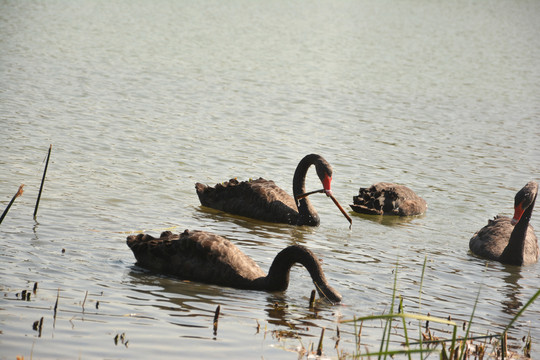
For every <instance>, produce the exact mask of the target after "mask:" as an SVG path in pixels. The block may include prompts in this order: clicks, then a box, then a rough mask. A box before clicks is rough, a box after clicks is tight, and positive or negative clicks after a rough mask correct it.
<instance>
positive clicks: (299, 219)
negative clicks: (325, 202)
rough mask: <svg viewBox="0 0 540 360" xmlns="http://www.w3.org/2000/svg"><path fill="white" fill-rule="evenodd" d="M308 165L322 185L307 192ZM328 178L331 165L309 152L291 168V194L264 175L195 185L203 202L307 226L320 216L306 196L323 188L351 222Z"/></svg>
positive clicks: (252, 216)
mask: <svg viewBox="0 0 540 360" xmlns="http://www.w3.org/2000/svg"><path fill="white" fill-rule="evenodd" d="M311 165H315V169H316V170H317V175H318V176H319V179H320V180H321V182H322V184H323V187H324V188H323V189H321V190H316V191H312V192H309V193H306V186H305V179H306V174H307V171H308V169H309V167H310V166H311ZM331 182H332V167H331V166H330V164H329V163H328V162H327V161H326V160H325V159H324V158H323V157H322V156H320V155H316V154H310V155H307V156H305V157H304V158H303V159H302V160H300V163H298V166H297V167H296V171H295V172H294V177H293V194H294V198H293V197H291V196H290V195H289V194H287V192H285V191H284V190H283V189H281V188H280V187H278V186H277V185H276V184H275V183H274V182H273V181H272V180H265V179H263V178H259V179H257V180H250V181H242V182H238V181H237V180H236V179H231V180H229V181H227V182H224V183H222V184H217V185H216V186H215V187H210V186H207V185H204V184H201V183H196V184H195V189H196V191H197V195H198V196H199V200H200V202H201V205H203V206H207V207H211V208H214V209H217V210H221V211H225V212H227V213H231V214H236V215H242V216H246V217H249V218H253V219H259V220H264V221H269V222H275V223H286V224H291V225H310V226H318V225H319V223H320V219H319V215H318V214H317V211H316V210H315V208H314V207H313V206H312V205H311V202H310V201H309V199H308V197H307V196H308V195H310V194H313V193H316V192H324V193H325V194H326V195H327V196H328V197H330V198H331V199H332V200H333V201H334V203H335V204H336V206H337V207H338V208H339V209H340V210H341V212H342V213H343V215H344V216H345V217H346V218H347V220H348V221H349V223H351V224H352V220H351V218H350V217H349V215H347V213H346V212H345V210H343V208H342V207H341V206H340V205H339V203H338V202H337V200H336V198H335V197H334V196H333V195H332V190H331V189H330V183H331Z"/></svg>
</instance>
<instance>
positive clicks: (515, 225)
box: [469, 181, 539, 266]
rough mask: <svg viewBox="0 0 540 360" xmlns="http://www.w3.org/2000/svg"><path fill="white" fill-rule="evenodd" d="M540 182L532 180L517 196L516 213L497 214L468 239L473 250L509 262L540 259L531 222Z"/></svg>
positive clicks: (527, 262)
mask: <svg viewBox="0 0 540 360" xmlns="http://www.w3.org/2000/svg"><path fill="white" fill-rule="evenodd" d="M537 193H538V184H537V183H536V182H535V181H530V182H528V183H527V185H525V186H524V187H523V188H522V189H521V190H519V191H518V192H517V194H516V196H515V198H514V217H513V218H512V219H510V218H508V217H504V216H496V217H495V218H494V219H493V220H489V221H488V224H487V225H486V226H484V227H483V228H482V229H480V230H479V231H478V232H477V233H476V234H474V236H473V237H472V238H471V240H470V241H469V248H470V249H471V251H472V252H473V253H474V254H476V255H479V256H481V257H485V258H487V259H490V260H497V261H499V262H501V263H503V264H509V265H518V266H521V265H527V264H533V263H535V262H537V261H538V253H539V249H538V239H537V237H536V235H535V234H534V229H533V227H532V226H531V225H530V224H529V221H530V219H531V214H532V211H533V209H534V203H535V202H536V195H537Z"/></svg>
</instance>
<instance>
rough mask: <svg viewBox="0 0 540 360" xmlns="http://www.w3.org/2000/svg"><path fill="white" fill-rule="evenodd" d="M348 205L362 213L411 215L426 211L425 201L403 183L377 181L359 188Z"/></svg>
mask: <svg viewBox="0 0 540 360" xmlns="http://www.w3.org/2000/svg"><path fill="white" fill-rule="evenodd" d="M353 203H354V204H352V205H350V207H351V208H352V209H353V210H354V211H356V212H358V213H362V214H371V215H398V216H412V215H420V214H423V213H424V212H426V209H427V203H426V201H425V200H424V199H422V198H421V197H420V196H418V195H416V194H415V192H414V191H412V190H411V189H409V188H408V187H406V186H404V185H398V184H393V183H387V182H379V183H376V184H374V185H371V187H369V188H360V190H359V191H358V195H357V196H354V197H353Z"/></svg>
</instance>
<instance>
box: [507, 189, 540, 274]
mask: <svg viewBox="0 0 540 360" xmlns="http://www.w3.org/2000/svg"><path fill="white" fill-rule="evenodd" d="M535 202H536V195H535V196H534V199H533V201H532V203H531V205H529V207H527V209H525V211H524V212H523V215H522V216H521V218H520V219H519V221H518V223H517V224H516V225H515V226H514V230H512V234H511V235H510V240H509V241H508V245H507V246H506V248H505V249H504V251H503V253H502V254H501V257H500V261H501V262H504V263H506V264H511V265H520V266H521V265H523V258H524V255H525V254H524V251H525V239H526V238H527V230H528V229H529V221H530V220H531V215H532V211H533V209H534V203H535Z"/></svg>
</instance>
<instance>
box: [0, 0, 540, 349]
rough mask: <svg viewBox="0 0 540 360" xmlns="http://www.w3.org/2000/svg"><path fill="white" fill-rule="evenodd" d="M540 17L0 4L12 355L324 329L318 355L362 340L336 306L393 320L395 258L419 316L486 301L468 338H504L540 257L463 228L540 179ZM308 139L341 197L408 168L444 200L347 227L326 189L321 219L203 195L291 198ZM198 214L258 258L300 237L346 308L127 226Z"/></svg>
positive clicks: (311, 183) (537, 340)
mask: <svg viewBox="0 0 540 360" xmlns="http://www.w3.org/2000/svg"><path fill="white" fill-rule="evenodd" d="M539 15H540V3H538V2H536V1H520V2H513V1H492V2H487V3H485V2H480V3H478V2H468V1H452V2H447V1H431V2H417V1H400V2H391V1H354V2H348V1H347V2H345V1H344V2H330V1H328V2H327V1H319V2H309V1H295V2H289V1H271V2H262V1H236V0H234V1H226V2H221V1H199V2H187V1H161V2H149V1H116V2H106V1H79V2H65V1H46V2H27V1H1V2H0V35H1V36H0V81H1V84H2V86H1V89H0V124H1V129H2V130H1V131H0V151H1V154H2V156H1V157H0V169H1V171H0V205H1V209H2V210H3V209H4V208H5V207H6V206H7V204H8V203H9V200H10V199H11V197H12V196H13V194H15V192H16V191H17V188H18V186H19V185H20V184H22V183H24V184H25V185H26V186H25V192H24V195H23V196H22V197H20V198H18V199H17V200H16V201H15V203H14V205H13V206H12V208H11V210H10V212H9V214H8V216H7V217H6V218H5V219H4V221H3V223H2V224H1V225H0V235H1V238H2V240H1V241H0V258H1V261H0V274H1V275H0V289H1V292H2V294H1V298H0V348H1V349H2V351H1V355H0V358H2V359H14V358H15V357H16V356H17V355H20V356H25V358H39V359H44V358H66V359H68V358H69V359H72V358H81V359H89V358H141V359H145V358H151V357H155V356H156V354H157V355H158V356H159V357H161V358H195V357H196V358H202V359H215V358H265V359H296V358H298V356H299V355H298V351H300V349H301V348H302V347H304V348H306V349H307V350H310V349H311V347H312V346H314V347H316V346H317V344H318V341H319V337H320V334H321V329H322V328H325V329H326V330H325V335H324V341H323V350H324V354H325V356H327V357H330V358H336V357H337V356H338V352H339V353H341V352H343V353H345V354H353V353H355V351H356V343H355V337H354V333H355V331H357V329H355V328H354V326H353V325H352V324H340V323H339V320H341V319H352V318H353V317H354V316H367V315H371V314H380V313H383V312H388V311H389V309H390V305H391V299H392V288H393V284H394V277H395V270H396V262H398V263H399V265H398V267H397V269H398V273H397V293H398V294H399V295H401V296H402V297H403V305H404V307H405V309H406V310H407V311H411V312H419V313H421V314H427V313H430V314H431V315H434V316H439V317H443V318H446V317H448V316H451V317H452V319H455V320H456V321H457V322H458V323H459V324H460V333H461V323H462V322H463V321H466V320H468V319H469V318H470V315H471V312H472V310H473V306H474V304H475V300H476V297H477V296H478V304H477V307H476V312H475V316H474V322H473V324H472V326H471V331H472V332H473V333H474V334H475V335H481V334H485V333H486V332H490V333H494V332H498V331H501V330H502V329H503V328H504V326H506V324H508V322H509V321H510V320H511V319H512V318H513V317H514V315H515V314H516V313H517V311H519V309H520V308H521V307H522V306H523V305H524V304H525V303H526V302H527V301H528V300H529V299H530V298H531V297H532V295H533V294H534V293H535V292H536V291H537V290H538V288H539V285H538V284H539V283H540V282H539V279H540V267H539V266H540V265H538V264H535V265H531V266H526V267H522V268H516V267H511V266H504V265H501V264H498V263H494V262H486V261H485V260H482V259H478V258H476V257H474V256H472V255H471V254H470V253H469V252H468V241H469V238H470V237H471V235H472V234H473V233H474V232H475V231H477V230H478V229H480V228H481V227H482V226H484V225H485V224H486V223H487V219H488V218H491V217H493V216H495V215H496V214H499V213H500V214H504V215H511V213H512V210H513V209H512V205H513V197H514V194H515V193H516V192H517V190H519V189H520V188H521V187H522V186H523V185H524V184H525V183H526V182H527V181H529V180H533V179H534V180H537V181H538V180H539V179H538V177H537V176H538V173H539V170H540V151H539V150H538V144H539V143H540V126H539V125H540V121H539V119H540V95H539V94H540V85H539V84H540V67H539V66H538V64H539V63H540V37H538V34H539V33H540V22H538V21H537V20H538V17H539ZM50 144H52V145H53V150H52V155H51V162H50V164H49V169H48V173H47V179H46V182H45V187H44V192H43V195H42V198H41V203H40V207H39V212H38V216H37V220H36V221H34V220H33V219H32V214H33V210H34V204H35V201H36V197H37V193H38V190H39V184H40V180H41V175H42V171H43V168H44V163H43V160H44V158H45V156H46V153H47V149H48V147H49V145H50ZM312 152H314V153H319V154H321V155H323V156H324V157H325V158H326V159H327V160H328V161H329V162H330V163H331V164H332V166H333V168H334V181H333V190H334V194H335V195H336V197H337V198H338V199H339V200H340V202H341V203H342V204H343V205H344V206H346V207H347V204H348V203H350V202H351V201H352V196H353V195H355V194H357V192H358V188H359V187H360V186H369V185H371V184H372V183H375V182H378V181H393V182H399V183H402V184H406V185H407V186H409V187H411V188H412V189H413V190H415V191H416V192H417V193H418V194H419V195H421V196H422V197H424V198H425V199H426V200H427V202H428V204H429V209H428V212H427V213H426V215H424V216H422V217H416V218H410V219H384V220H383V219H381V218H380V217H374V216H358V215H356V214H353V213H352V211H351V216H352V217H353V226H352V229H351V230H349V228H348V224H347V222H346V220H345V219H344V218H343V217H342V216H341V214H340V213H339V212H338V211H337V209H335V207H334V205H333V204H332V203H331V202H330V201H329V200H328V199H327V198H326V197H324V196H322V195H320V196H312V198H313V202H314V204H315V206H316V207H317V209H318V211H319V214H320V217H321V225H320V226H319V227H318V228H307V227H293V226H287V225H276V224H268V223H262V222H257V221H251V220H246V219H243V218H238V217H232V216H228V215H225V214H222V213H219V212H215V211H209V210H208V209H205V208H202V207H200V205H199V201H198V199H197V196H196V194H195V191H194V183H195V182H196V181H200V182H204V183H208V184H215V183H217V182H221V181H224V180H227V179H229V178H231V177H238V178H239V179H241V180H242V179H248V178H255V177H259V176H262V177H265V178H267V179H273V180H274V181H275V182H276V183H277V184H278V185H280V186H282V187H283V188H284V189H286V190H287V191H290V189H291V181H292V175H293V172H294V169H295V167H296V164H297V163H298V161H299V160H300V159H301V158H302V157H303V156H304V155H306V154H308V153H312ZM317 182H318V180H317V179H316V176H315V172H314V171H311V172H309V173H308V187H309V188H310V189H315V188H318V187H319V185H318V184H317ZM531 223H532V225H533V226H535V227H536V228H538V227H539V226H538V225H540V222H539V216H538V211H537V212H536V213H533V216H532V220H531ZM186 228H189V229H202V230H207V231H211V232H214V233H218V234H221V235H223V236H225V237H227V238H228V239H230V240H231V241H233V242H234V243H235V244H236V245H238V247H240V248H241V249H242V250H243V251H245V252H246V253H247V254H248V255H249V256H251V257H252V258H254V259H255V261H256V262H257V263H259V264H260V265H261V267H262V268H263V269H265V270H267V269H268V267H269V265H270V263H271V261H272V259H273V258H274V256H275V254H277V252H278V251H279V250H281V249H282V248H284V247H285V246H287V245H290V244H304V245H306V246H308V247H309V248H311V249H312V250H313V251H314V252H315V253H316V254H317V255H318V256H319V257H320V258H321V259H322V261H323V267H324V270H325V272H326V276H327V278H328V280H329V281H330V282H331V284H332V285H333V286H334V287H335V288H336V289H338V290H339V291H340V292H341V293H342V295H343V299H344V301H343V304H342V305H330V304H326V303H323V302H321V303H318V304H317V306H316V308H317V311H313V310H310V309H309V308H308V306H307V305H308V300H309V295H310V292H311V289H312V287H313V285H312V283H311V280H310V278H309V275H308V273H307V271H305V270H303V268H301V267H294V268H293V271H292V274H291V284H290V286H289V289H288V290H287V291H285V292H283V293H266V292H259V291H239V290H235V289H231V288H224V287H217V286H212V285H204V284H200V283H193V282H183V281H179V280H177V279H174V278H170V277H165V276H157V275H156V274H149V273H147V272H144V271H142V270H141V269H140V268H138V267H137V266H135V260H134V257H133V255H132V253H131V251H130V250H129V249H128V248H127V246H126V244H125V238H126V235H127V234H129V233H130V232H135V231H147V232H149V233H151V234H154V235H157V234H159V232H160V231H162V230H164V229H171V230H172V231H183V230H184V229H186ZM537 233H538V231H537ZM424 260H426V269H425V278H424V280H423V283H421V276H422V267H423V264H424ZM35 282H37V283H38V288H37V291H36V293H35V294H34V293H32V294H31V297H30V299H29V301H22V300H20V294H21V292H22V290H32V287H33V286H34V283H35ZM55 304H57V306H56V305H55ZM217 305H220V306H221V316H220V319H219V326H218V329H217V332H215V333H214V331H213V326H212V322H213V317H214V310H215V308H216V307H217ZM55 308H56V315H55ZM42 317H43V324H42V330H41V333H39V331H36V330H33V329H32V325H33V323H34V322H35V321H39V320H40V319H41V318H42ZM539 318H540V303H538V302H536V303H534V304H532V305H531V306H530V308H529V309H528V310H527V312H526V313H525V314H523V315H522V316H521V317H520V318H519V320H518V322H517V323H516V324H515V326H514V327H513V328H512V330H511V331H510V342H511V346H512V349H513V350H514V351H518V352H521V351H522V350H521V348H522V347H523V345H524V344H523V342H522V340H521V339H522V337H523V336H526V335H527V334H529V333H530V335H531V337H532V339H533V346H532V350H533V357H538V356H539V355H540V345H539V344H540V322H539V321H538V319H539ZM411 326H412V327H413V328H414V329H416V325H415V324H412V325H411ZM432 326H433V331H434V333H435V335H436V336H440V337H448V336H450V329H449V328H447V327H445V326H437V327H435V325H432ZM338 327H339V330H340V332H339V336H340V341H339V344H338V349H337V350H336V349H334V346H335V344H336V340H337V339H338V332H337V328H338ZM382 330H383V329H382V328H381V325H380V323H376V322H371V323H366V324H365V325H364V328H363V331H362V339H361V340H362V344H365V345H367V347H368V349H369V350H370V351H376V350H378V346H377V344H378V343H379V340H380V337H381V334H382ZM412 332H414V335H413V337H416V335H417V331H416V330H413V331H412ZM394 340H395V341H394V342H393V344H392V346H393V347H394V348H397V349H399V348H400V341H401V340H402V338H400V336H399V335H396V337H395V338H394ZM365 349H366V348H364V347H363V345H362V348H361V350H362V351H365ZM304 356H305V355H304Z"/></svg>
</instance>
